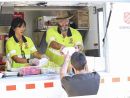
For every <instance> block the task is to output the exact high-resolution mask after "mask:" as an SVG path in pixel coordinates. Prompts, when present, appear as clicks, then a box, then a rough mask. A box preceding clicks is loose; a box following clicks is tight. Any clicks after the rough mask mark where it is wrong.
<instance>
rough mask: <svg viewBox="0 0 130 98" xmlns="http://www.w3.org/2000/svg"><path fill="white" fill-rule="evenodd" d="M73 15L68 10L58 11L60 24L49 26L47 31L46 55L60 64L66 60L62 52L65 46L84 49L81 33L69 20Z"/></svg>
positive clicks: (57, 18)
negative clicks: (71, 25)
mask: <svg viewBox="0 0 130 98" xmlns="http://www.w3.org/2000/svg"><path fill="white" fill-rule="evenodd" d="M72 17H73V16H69V14H68V12H67V11H58V13H57V17H56V20H57V23H58V26H54V27H52V28H49V29H48V30H47V32H46V42H47V44H48V46H47V50H46V55H47V56H48V57H49V59H50V60H51V61H52V62H54V63H55V64H58V65H59V66H60V65H62V64H63V61H64V56H63V55H62V53H61V51H62V50H63V48H65V47H75V48H76V47H78V49H79V50H83V41H82V37H81V34H80V33H79V31H77V30H76V29H73V28H72V27H70V26H69V20H70V19H71V18H72Z"/></svg>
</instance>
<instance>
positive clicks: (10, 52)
mask: <svg viewBox="0 0 130 98" xmlns="http://www.w3.org/2000/svg"><path fill="white" fill-rule="evenodd" d="M22 39H23V43H22V45H21V46H20V43H19V41H18V39H17V38H16V36H12V37H10V38H9V39H8V40H7V42H6V55H7V57H8V58H12V57H13V56H15V55H17V56H18V57H20V58H26V59H28V58H30V56H31V54H32V53H34V52H36V51H37V49H36V48H35V46H34V44H33V42H32V40H31V38H29V37H26V36H23V37H22ZM11 65H12V67H13V68H20V67H23V66H25V65H26V64H22V63H16V62H15V61H13V59H12V64H11Z"/></svg>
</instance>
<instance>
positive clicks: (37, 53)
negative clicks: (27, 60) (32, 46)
mask: <svg viewBox="0 0 130 98" xmlns="http://www.w3.org/2000/svg"><path fill="white" fill-rule="evenodd" d="M32 55H33V56H34V57H35V58H38V59H41V58H42V54H40V53H39V52H38V51H36V52H34V53H33V54H32Z"/></svg>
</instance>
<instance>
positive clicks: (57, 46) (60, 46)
mask: <svg viewBox="0 0 130 98" xmlns="http://www.w3.org/2000/svg"><path fill="white" fill-rule="evenodd" d="M49 47H51V48H54V49H57V50H59V49H61V48H62V47H64V45H62V44H60V43H58V42H56V41H52V42H51V43H50V45H49Z"/></svg>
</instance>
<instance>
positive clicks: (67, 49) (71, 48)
mask: <svg viewBox="0 0 130 98" xmlns="http://www.w3.org/2000/svg"><path fill="white" fill-rule="evenodd" d="M62 52H63V54H64V55H66V54H67V53H68V55H69V56H71V55H72V54H73V53H74V52H76V49H75V48H74V47H65V48H63V50H62Z"/></svg>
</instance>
